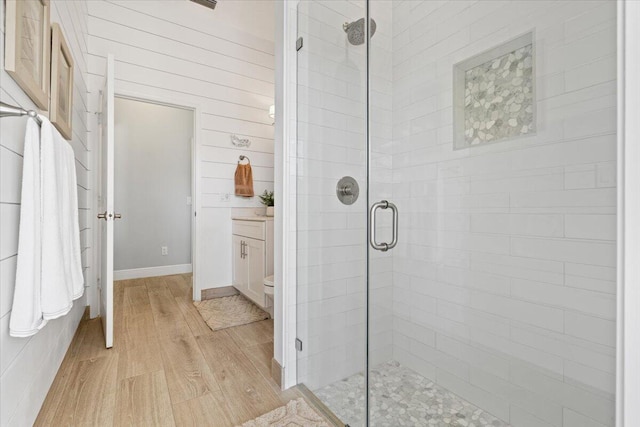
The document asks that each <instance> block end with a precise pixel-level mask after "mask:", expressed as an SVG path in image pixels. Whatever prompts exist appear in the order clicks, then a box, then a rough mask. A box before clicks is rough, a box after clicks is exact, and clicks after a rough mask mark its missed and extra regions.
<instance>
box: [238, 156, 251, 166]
mask: <svg viewBox="0 0 640 427" xmlns="http://www.w3.org/2000/svg"><path fill="white" fill-rule="evenodd" d="M243 160H246V161H247V164H250V163H251V160H249V158H248V157H247V156H240V160H238V164H240V162H241V161H243Z"/></svg>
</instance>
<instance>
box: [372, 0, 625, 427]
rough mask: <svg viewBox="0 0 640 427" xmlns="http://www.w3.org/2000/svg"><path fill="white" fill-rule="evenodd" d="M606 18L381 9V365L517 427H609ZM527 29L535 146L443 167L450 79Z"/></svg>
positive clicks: (609, 57) (506, 146)
mask: <svg viewBox="0 0 640 427" xmlns="http://www.w3.org/2000/svg"><path fill="white" fill-rule="evenodd" d="M615 13H616V12H615V3H614V2H606V1H593V2H591V1H589V2H587V1H553V2H536V1H443V2H418V1H399V2H393V44H392V52H393V61H392V62H393V88H392V91H393V121H392V124H393V163H392V170H393V190H392V198H393V200H394V201H395V202H396V204H397V205H398V208H399V209H400V211H401V223H400V233H401V239H400V243H399V245H398V248H397V249H396V250H395V251H394V254H393V288H392V289H393V304H394V310H393V325H394V327H393V358H394V359H395V360H397V361H399V362H400V363H402V364H404V365H405V366H407V367H410V368H412V369H414V370H416V371H418V372H420V373H422V374H423V375H425V376H427V377H429V378H431V379H433V380H435V381H437V382H438V383H440V384H441V385H443V386H444V387H446V388H447V389H449V390H450V391H452V392H454V393H457V394H459V395H461V396H462V397H464V398H465V399H467V400H469V401H470V402H471V403H473V404H475V405H478V406H480V407H481V408H483V409H485V410H487V411H489V412H491V413H493V414H494V415H496V416H498V417H500V418H502V419H504V420H506V421H508V422H510V423H511V424H512V425H514V426H558V427H561V426H562V427H568V426H577V425H580V426H584V425H589V426H592V425H593V426H603V425H605V426H612V425H613V422H614V421H613V420H614V383H615V382H614V380H615V372H614V368H615V360H614V357H615V260H616V249H615V221H616V216H615V215H616V190H615V166H616V165H615V159H616V135H615V126H616V111H615V100H616V82H615V78H616V75H615V71H616V67H615V57H616V56H615V55H616V43H615V36H616V27H615V22H616V21H615V18H616V16H615ZM531 30H535V39H536V49H537V57H536V60H537V66H536V67H537V68H536V79H537V90H538V93H537V98H538V102H537V109H538V133H537V135H536V136H531V137H523V138H521V139H517V140H514V141H506V142H503V143H497V144H495V145H492V146H485V147H474V148H470V149H466V150H461V151H453V149H452V133H451V126H452V106H451V105H452V104H451V98H452V84H453V82H452V78H451V76H452V73H453V69H452V67H453V65H454V64H455V63H457V62H458V61H461V60H464V59H466V58H468V57H471V56H473V55H475V54H477V53H479V52H482V51H484V50H487V49H490V48H492V47H494V46H496V45H498V44H500V43H502V42H504V41H507V40H510V39H512V38H515V37H517V36H519V35H521V34H523V33H526V32H527V31H531ZM374 55H375V52H374ZM372 87H373V90H375V83H374V84H373V85H372Z"/></svg>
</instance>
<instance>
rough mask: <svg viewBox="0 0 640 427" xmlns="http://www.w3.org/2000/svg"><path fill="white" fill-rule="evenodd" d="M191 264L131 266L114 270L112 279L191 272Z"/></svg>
mask: <svg viewBox="0 0 640 427" xmlns="http://www.w3.org/2000/svg"><path fill="white" fill-rule="evenodd" d="M191 271H192V268H191V264H178V265H163V266H160V267H147V268H132V269H130V270H116V271H114V272H113V280H129V279H140V278H143V277H157V276H169V275H171V274H185V273H191Z"/></svg>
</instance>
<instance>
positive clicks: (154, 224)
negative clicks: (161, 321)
mask: <svg viewBox="0 0 640 427" xmlns="http://www.w3.org/2000/svg"><path fill="white" fill-rule="evenodd" d="M193 116H194V113H193V111H190V110H185V109H182V108H175V107H169V106H166V105H158V104H152V103H148V102H142V101H137V100H132V99H124V98H116V101H115V140H116V146H115V205H116V206H117V207H118V208H117V212H118V213H120V214H121V215H122V219H120V220H118V222H117V226H116V227H115V229H114V233H115V236H114V267H113V268H114V270H115V271H120V272H121V274H122V273H125V274H126V273H127V272H123V271H122V270H137V269H146V268H152V267H163V266H165V267H166V266H182V267H183V268H190V267H191V209H192V207H191V204H189V203H188V199H191V180H192V179H191V163H192V157H191V139H192V138H193V126H194V117H193ZM164 246H166V247H167V250H168V252H167V255H163V254H162V250H161V248H162V247H164ZM128 273H131V272H128ZM143 274H144V272H143ZM117 278H118V273H116V279H117Z"/></svg>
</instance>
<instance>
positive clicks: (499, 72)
mask: <svg viewBox="0 0 640 427" xmlns="http://www.w3.org/2000/svg"><path fill="white" fill-rule="evenodd" d="M453 85H454V89H453V96H454V99H453V106H454V112H453V123H454V143H453V144H454V149H455V150H459V149H463V148H468V147H473V146H477V145H484V144H490V143H495V142H500V141H504V140H507V139H511V138H515V137H519V136H525V135H531V134H535V132H536V110H535V48H534V43H533V32H529V33H526V34H524V35H522V36H520V37H518V38H516V39H513V40H511V41H508V42H506V43H503V44H502V45H500V46H497V47H495V48H493V49H490V50H488V51H485V52H483V53H481V54H479V55H476V56H474V57H471V58H469V59H466V60H464V61H462V62H459V63H457V64H455V65H454V67H453Z"/></svg>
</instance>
